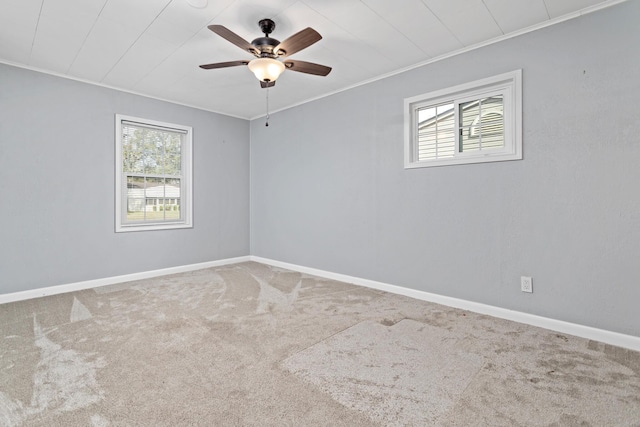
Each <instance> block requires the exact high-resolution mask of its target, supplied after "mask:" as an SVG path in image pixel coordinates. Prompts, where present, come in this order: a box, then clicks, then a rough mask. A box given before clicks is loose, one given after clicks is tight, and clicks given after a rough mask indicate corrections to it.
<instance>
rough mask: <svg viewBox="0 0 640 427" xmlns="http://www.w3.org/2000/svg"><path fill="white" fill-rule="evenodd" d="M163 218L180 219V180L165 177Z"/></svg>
mask: <svg viewBox="0 0 640 427" xmlns="http://www.w3.org/2000/svg"><path fill="white" fill-rule="evenodd" d="M165 197H166V198H165V202H164V203H165V210H164V212H165V218H166V219H172V220H176V219H180V180H179V179H172V178H167V180H166V187H165Z"/></svg>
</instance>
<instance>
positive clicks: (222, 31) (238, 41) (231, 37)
mask: <svg viewBox="0 0 640 427" xmlns="http://www.w3.org/2000/svg"><path fill="white" fill-rule="evenodd" d="M207 28H209V29H210V30H211V31H213V32H214V33H216V34H217V35H219V36H220V37H222V38H223V39H225V40H227V41H230V42H231V43H233V44H235V45H236V46H238V47H239V48H240V49H242V50H246V51H247V52H249V53H250V54H252V55H256V56H259V55H260V51H258V49H256V48H255V46H253V45H252V44H251V43H249V42H248V41H246V40H245V39H243V38H242V37H240V36H239V35H237V34H236V33H234V32H233V31H231V30H230V29H228V28H227V27H224V26H222V25H209V26H208V27H207Z"/></svg>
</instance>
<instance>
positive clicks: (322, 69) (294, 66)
mask: <svg viewBox="0 0 640 427" xmlns="http://www.w3.org/2000/svg"><path fill="white" fill-rule="evenodd" d="M284 65H285V67H287V69H289V70H291V71H297V72H299V73H306V74H314V75H316V76H326V75H327V74H329V73H330V72H331V67H327V66H326V65H320V64H314V63H313V62H306V61H285V63H284Z"/></svg>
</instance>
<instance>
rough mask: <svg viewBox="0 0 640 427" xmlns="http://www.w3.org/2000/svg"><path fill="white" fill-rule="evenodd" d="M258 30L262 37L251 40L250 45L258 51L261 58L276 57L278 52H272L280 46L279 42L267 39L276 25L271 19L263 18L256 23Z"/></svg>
mask: <svg viewBox="0 0 640 427" xmlns="http://www.w3.org/2000/svg"><path fill="white" fill-rule="evenodd" d="M258 25H259V26H260V30H261V31H262V32H263V33H264V37H258V38H257V39H255V40H253V41H252V42H251V44H252V45H253V46H255V47H256V48H257V49H258V50H259V51H260V56H261V57H262V58H275V57H277V56H278V52H274V51H273V48H274V47H276V46H278V45H279V44H280V40H276V39H274V38H271V37H269V34H271V33H273V30H275V29H276V23H275V22H273V21H272V20H271V19H268V18H265V19H261V20H260V21H258Z"/></svg>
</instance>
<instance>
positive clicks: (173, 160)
mask: <svg viewBox="0 0 640 427" xmlns="http://www.w3.org/2000/svg"><path fill="white" fill-rule="evenodd" d="M181 146H182V135H180V134H177V133H176V134H172V133H167V135H166V139H165V146H164V159H163V162H164V165H163V166H164V174H165V175H180V173H181V171H182V153H181V150H180V149H181Z"/></svg>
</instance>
